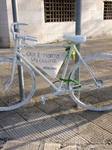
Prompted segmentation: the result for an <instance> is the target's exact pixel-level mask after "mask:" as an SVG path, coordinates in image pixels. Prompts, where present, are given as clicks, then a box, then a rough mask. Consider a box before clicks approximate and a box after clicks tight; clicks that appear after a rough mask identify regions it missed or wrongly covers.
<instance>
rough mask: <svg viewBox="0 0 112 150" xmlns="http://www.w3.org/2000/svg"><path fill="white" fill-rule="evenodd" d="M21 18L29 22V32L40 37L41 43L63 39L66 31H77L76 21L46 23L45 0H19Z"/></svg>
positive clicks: (72, 32) (71, 32)
mask: <svg viewBox="0 0 112 150" xmlns="http://www.w3.org/2000/svg"><path fill="white" fill-rule="evenodd" d="M18 7H19V20H20V21H26V22H28V23H29V27H27V28H26V30H27V29H28V30H27V32H28V33H29V34H32V35H34V36H37V37H38V41H39V42H40V43H43V42H45V43H46V42H53V41H57V40H62V36H63V34H65V33H69V34H74V33H75V23H74V22H56V23H45V21H44V1H43V0H33V2H32V1H31V0H24V1H23V0H19V1H18Z"/></svg>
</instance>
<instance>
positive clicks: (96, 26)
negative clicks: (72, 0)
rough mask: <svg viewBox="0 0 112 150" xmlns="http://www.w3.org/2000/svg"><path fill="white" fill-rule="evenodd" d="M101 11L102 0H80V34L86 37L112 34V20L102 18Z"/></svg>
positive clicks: (102, 10)
mask: <svg viewBox="0 0 112 150" xmlns="http://www.w3.org/2000/svg"><path fill="white" fill-rule="evenodd" d="M105 1H106V0H105ZM107 1H112V0H107ZM103 13H104V0H82V34H85V35H87V37H96V36H104V35H107V34H112V20H103Z"/></svg>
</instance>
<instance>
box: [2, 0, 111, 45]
mask: <svg viewBox="0 0 112 150" xmlns="http://www.w3.org/2000/svg"><path fill="white" fill-rule="evenodd" d="M17 4H18V21H20V22H28V23H29V25H28V26H25V27H21V28H23V30H25V31H26V33H27V35H32V36H36V37H37V38H38V42H39V43H49V42H56V41H62V40H63V35H64V34H75V0H64V1H63V0H57V1H55V0H33V1H32V0H24V1H23V0H17ZM81 20H82V21H81V22H82V24H81V31H82V34H85V35H87V37H96V36H104V35H108V34H112V0H107V1H106V0H82V18H81ZM12 22H13V17H12V4H11V0H10V1H9V0H0V47H10V46H12V45H13V44H12V42H13V41H12V36H11V33H10V30H9V29H10V24H11V23H12Z"/></svg>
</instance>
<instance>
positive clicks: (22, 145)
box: [2, 140, 40, 150]
mask: <svg viewBox="0 0 112 150" xmlns="http://www.w3.org/2000/svg"><path fill="white" fill-rule="evenodd" d="M39 146H40V142H27V141H16V140H13V141H8V142H6V143H5V144H4V145H3V148H2V150H38V149H39Z"/></svg>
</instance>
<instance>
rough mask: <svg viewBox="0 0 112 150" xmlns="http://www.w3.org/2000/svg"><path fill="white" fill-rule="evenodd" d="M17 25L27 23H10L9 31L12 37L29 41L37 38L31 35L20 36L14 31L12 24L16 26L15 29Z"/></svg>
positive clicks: (25, 23)
mask: <svg viewBox="0 0 112 150" xmlns="http://www.w3.org/2000/svg"><path fill="white" fill-rule="evenodd" d="M19 25H28V23H27V22H14V23H12V24H11V26H10V32H12V35H13V39H22V40H29V41H37V38H36V37H33V36H20V35H18V33H19V32H16V31H14V26H17V27H15V29H17V30H18V26H19Z"/></svg>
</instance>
